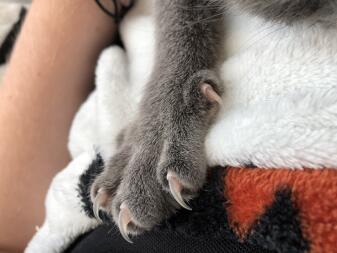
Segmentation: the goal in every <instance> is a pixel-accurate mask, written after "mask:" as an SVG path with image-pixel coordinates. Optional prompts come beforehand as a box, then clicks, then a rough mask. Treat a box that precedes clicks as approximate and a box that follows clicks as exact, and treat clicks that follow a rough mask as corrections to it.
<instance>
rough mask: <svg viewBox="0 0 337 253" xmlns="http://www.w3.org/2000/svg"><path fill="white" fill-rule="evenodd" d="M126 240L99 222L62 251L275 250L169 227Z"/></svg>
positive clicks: (219, 252) (240, 252) (236, 252)
mask: <svg viewBox="0 0 337 253" xmlns="http://www.w3.org/2000/svg"><path fill="white" fill-rule="evenodd" d="M132 239H133V242H134V243H133V244H130V243H128V242H126V241H125V240H124V239H123V238H122V237H121V236H120V233H119V231H118V229H117V228H116V227H115V226H113V225H109V226H107V225H102V226H100V227H99V228H97V229H95V230H94V231H92V232H91V233H89V234H87V235H85V236H83V237H82V238H80V239H79V240H78V241H77V242H76V243H75V244H74V245H73V246H72V247H70V248H69V249H68V250H67V251H66V252H65V253H275V252H272V251H266V250H263V249H261V248H258V247H256V246H252V245H249V244H247V243H246V244H242V243H240V242H238V241H235V240H227V239H224V237H223V236H218V237H216V238H215V237H214V236H203V237H198V238H193V237H189V236H184V235H183V234H180V233H179V234H177V233H174V232H172V231H170V230H162V231H156V232H149V233H145V234H143V235H141V236H137V237H134V238H132Z"/></svg>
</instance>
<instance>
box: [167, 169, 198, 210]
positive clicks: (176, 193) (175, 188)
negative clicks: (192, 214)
mask: <svg viewBox="0 0 337 253" xmlns="http://www.w3.org/2000/svg"><path fill="white" fill-rule="evenodd" d="M167 181H168V183H169V187H170V192H171V194H172V196H173V198H174V199H175V200H176V201H177V202H178V204H179V205H181V206H182V207H183V208H185V209H187V210H189V211H192V208H191V207H190V206H188V205H187V204H186V202H185V200H184V199H183V197H182V196H181V191H182V185H181V183H180V182H179V181H178V179H177V177H176V176H174V175H172V173H171V172H169V173H167Z"/></svg>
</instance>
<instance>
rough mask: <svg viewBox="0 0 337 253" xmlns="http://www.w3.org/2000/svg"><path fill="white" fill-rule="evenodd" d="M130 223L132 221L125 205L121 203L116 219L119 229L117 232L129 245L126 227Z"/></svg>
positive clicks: (129, 240)
mask: <svg viewBox="0 0 337 253" xmlns="http://www.w3.org/2000/svg"><path fill="white" fill-rule="evenodd" d="M131 221H132V220H131V215H130V211H129V209H128V208H127V207H126V205H125V203H124V202H123V204H122V205H121V207H120V212H119V217H118V227H119V231H120V232H121V235H122V236H123V238H124V239H125V240H126V241H127V242H129V243H133V242H132V241H131V239H130V237H129V235H128V232H127V229H128V225H129V224H130V222H131Z"/></svg>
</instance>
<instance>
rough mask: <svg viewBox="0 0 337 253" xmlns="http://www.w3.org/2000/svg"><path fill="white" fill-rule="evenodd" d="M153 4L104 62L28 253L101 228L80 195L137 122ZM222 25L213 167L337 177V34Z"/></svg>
mask: <svg viewBox="0 0 337 253" xmlns="http://www.w3.org/2000/svg"><path fill="white" fill-rule="evenodd" d="M152 1H153V0H143V1H138V4H137V5H136V6H135V8H134V9H133V10H132V11H131V12H130V13H129V14H128V15H127V17H126V18H125V19H124V21H123V23H122V26H121V35H122V39H123V41H124V42H125V46H126V49H127V54H126V53H125V52H124V51H123V50H122V49H120V48H118V47H112V48H109V49H107V50H105V51H104V53H103V54H102V57H101V58H100V61H99V64H98V68H97V84H96V85H97V88H96V90H95V91H94V92H93V93H92V94H91V96H90V97H89V98H88V100H87V102H86V103H85V104H84V105H83V106H82V108H81V109H80V111H79V113H78V114H77V116H76V118H75V120H74V124H73V127H72V130H71V133H70V139H69V149H70V151H71V154H72V156H73V158H74V161H73V162H72V163H71V164H70V165H69V166H68V167H67V168H66V169H65V170H64V171H62V172H60V174H59V175H58V176H57V177H56V178H55V179H54V181H53V183H52V185H51V188H50V190H49V194H48V197H47V202H46V207H47V219H46V221H45V223H44V225H43V227H42V228H41V229H40V230H39V232H38V233H37V234H36V235H35V237H34V238H33V240H32V242H31V243H30V244H29V246H28V248H27V249H26V253H49V252H50V253H54V252H55V253H57V252H62V249H64V248H65V247H67V246H68V245H69V244H70V243H71V241H72V240H73V239H74V238H76V237H77V236H78V235H80V234H82V233H84V232H86V231H88V230H89V229H90V228H93V227H95V226H96V225H97V223H96V221H95V220H94V219H89V218H87V217H86V216H85V215H84V213H83V211H82V210H81V203H80V202H79V199H78V193H77V189H76V186H77V183H78V178H79V176H80V175H81V174H82V173H83V172H84V171H85V170H86V169H87V168H88V166H89V164H90V162H91V160H93V159H94V157H95V152H100V153H101V154H102V155H103V158H104V159H105V160H107V159H109V157H111V156H112V155H113V153H114V151H115V150H114V149H115V138H116V136H117V134H118V133H119V131H120V130H121V129H122V128H124V127H125V126H127V125H128V123H129V122H130V121H131V120H132V119H133V118H134V115H135V112H136V110H137V104H138V102H139V100H140V98H141V96H142V90H143V87H144V85H145V84H146V81H147V79H148V77H149V74H150V73H151V69H152V66H153V52H154V22H153V18H152V16H151V6H152ZM226 25H228V26H229V34H228V37H227V38H228V40H227V41H226V44H225V47H226V49H227V52H228V57H227V60H226V62H225V63H224V64H223V66H222V75H223V80H224V86H225V91H226V92H225V94H224V96H223V101H224V106H223V108H222V109H221V112H220V114H219V117H218V120H217V122H216V123H215V125H214V126H213V127H212V129H211V130H210V132H209V135H208V137H207V140H206V151H207V154H208V162H209V164H211V165H234V166H240V165H245V164H247V163H251V162H252V163H254V164H255V165H258V166H261V167H268V168H282V167H286V168H294V169H295V168H302V167H310V168H322V167H324V166H327V167H335V168H337V152H336V149H337V128H336V126H337V113H336V112H337V97H336V96H335V94H336V92H337V88H336V83H337V71H336V70H337V69H336V66H337V46H336V45H337V43H335V42H336V41H337V32H336V27H330V28H329V29H322V27H321V25H319V24H314V25H308V24H299V25H296V26H293V27H286V26H282V25H280V24H278V25H275V24H266V23H264V22H262V21H261V20H259V19H258V18H254V17H249V16H247V15H245V14H241V13H233V16H232V17H231V18H230V19H229V20H228V23H226ZM93 150H95V152H94V151H93Z"/></svg>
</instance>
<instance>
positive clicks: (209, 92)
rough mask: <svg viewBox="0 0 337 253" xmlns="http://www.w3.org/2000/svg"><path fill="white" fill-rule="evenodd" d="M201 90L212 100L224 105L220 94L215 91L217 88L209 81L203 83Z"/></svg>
mask: <svg viewBox="0 0 337 253" xmlns="http://www.w3.org/2000/svg"><path fill="white" fill-rule="evenodd" d="M201 91H202V93H203V94H204V95H205V97H206V98H207V99H208V100H210V101H211V102H217V103H218V104H219V105H223V102H222V99H221V97H220V96H219V94H218V93H216V92H215V90H214V89H213V87H212V86H211V85H210V84H208V83H204V84H202V85H201Z"/></svg>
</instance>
